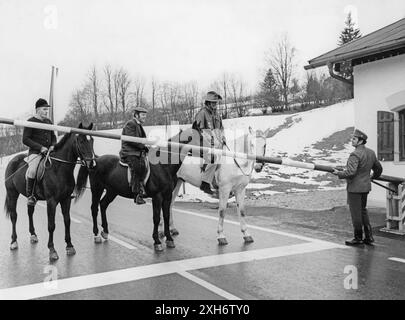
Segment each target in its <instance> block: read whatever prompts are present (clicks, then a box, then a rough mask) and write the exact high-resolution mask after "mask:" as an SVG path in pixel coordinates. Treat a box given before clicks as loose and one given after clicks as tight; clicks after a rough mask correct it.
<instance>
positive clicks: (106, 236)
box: [101, 231, 108, 240]
mask: <svg viewBox="0 0 405 320" xmlns="http://www.w3.org/2000/svg"><path fill="white" fill-rule="evenodd" d="M101 236H102V237H103V239H104V240H108V233H106V232H104V231H101Z"/></svg>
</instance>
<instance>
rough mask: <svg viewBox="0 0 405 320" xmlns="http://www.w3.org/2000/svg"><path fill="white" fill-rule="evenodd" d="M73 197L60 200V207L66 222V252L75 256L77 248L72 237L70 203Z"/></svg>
mask: <svg viewBox="0 0 405 320" xmlns="http://www.w3.org/2000/svg"><path fill="white" fill-rule="evenodd" d="M71 202H72V199H71V198H70V197H68V198H66V199H64V200H62V201H61V202H60V207H61V210H62V215H63V222H64V223H65V242H66V254H67V255H68V256H73V255H75V254H76V250H75V248H74V247H73V244H72V239H71V237H70V204H71Z"/></svg>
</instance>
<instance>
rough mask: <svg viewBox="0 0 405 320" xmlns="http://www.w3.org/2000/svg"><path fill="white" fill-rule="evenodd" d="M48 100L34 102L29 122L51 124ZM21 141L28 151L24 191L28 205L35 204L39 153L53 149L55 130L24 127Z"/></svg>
mask: <svg viewBox="0 0 405 320" xmlns="http://www.w3.org/2000/svg"><path fill="white" fill-rule="evenodd" d="M49 107H50V106H49V105H48V102H47V101H46V100H44V99H38V101H37V102H36V103H35V110H36V114H35V116H33V117H31V118H29V119H28V121H31V122H37V123H43V124H52V121H51V120H49V119H48V118H47V117H48V109H49ZM22 142H23V144H24V145H26V146H27V147H29V151H28V159H27V162H28V169H27V184H26V191H27V197H28V202H27V204H28V205H29V206H35V203H36V199H35V197H34V185H35V178H36V173H37V169H38V165H39V162H40V161H41V158H42V157H41V154H46V153H47V152H48V151H52V150H53V145H54V144H55V143H56V135H55V132H53V131H49V130H43V129H34V128H28V127H25V128H24V132H23V139H22Z"/></svg>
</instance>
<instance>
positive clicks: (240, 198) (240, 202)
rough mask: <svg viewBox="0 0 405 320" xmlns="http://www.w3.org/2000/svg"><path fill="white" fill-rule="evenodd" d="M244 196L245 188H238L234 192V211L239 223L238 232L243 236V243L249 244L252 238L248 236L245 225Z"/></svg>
mask: <svg viewBox="0 0 405 320" xmlns="http://www.w3.org/2000/svg"><path fill="white" fill-rule="evenodd" d="M245 194H246V188H240V189H238V190H236V192H235V199H236V204H237V205H236V211H237V212H238V216H239V221H240V230H241V231H242V234H243V239H244V240H245V243H251V242H253V241H254V240H253V237H252V236H251V235H250V234H249V232H248V230H247V224H246V219H245V217H246V214H245V212H246V211H245Z"/></svg>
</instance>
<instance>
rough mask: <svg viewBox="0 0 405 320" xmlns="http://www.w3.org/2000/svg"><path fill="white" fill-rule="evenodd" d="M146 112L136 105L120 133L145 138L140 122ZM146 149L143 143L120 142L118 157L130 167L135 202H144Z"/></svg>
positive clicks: (142, 120) (144, 118)
mask: <svg viewBox="0 0 405 320" xmlns="http://www.w3.org/2000/svg"><path fill="white" fill-rule="evenodd" d="M147 112H148V111H147V110H146V109H144V108H141V107H136V108H135V109H134V117H133V118H132V119H131V120H129V121H128V122H127V123H126V124H125V126H124V128H123V129H122V134H123V135H125V136H132V137H139V138H146V134H145V130H144V129H143V127H142V124H144V123H145V120H146V113H147ZM148 151H149V149H148V148H147V147H146V146H145V145H144V144H143V143H138V142H128V141H122V144H121V151H120V158H121V161H122V162H124V163H127V164H128V166H129V167H130V169H131V187H132V192H133V193H134V202H135V203H136V204H144V203H145V200H143V196H144V195H145V187H144V185H143V180H144V179H145V176H146V170H147V162H146V161H148V158H147V154H148Z"/></svg>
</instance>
